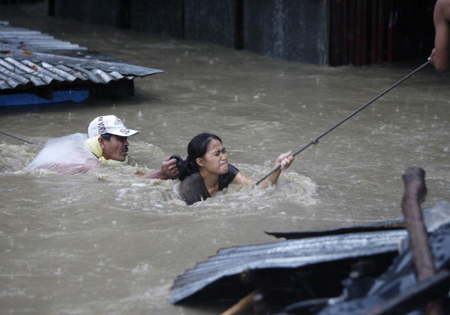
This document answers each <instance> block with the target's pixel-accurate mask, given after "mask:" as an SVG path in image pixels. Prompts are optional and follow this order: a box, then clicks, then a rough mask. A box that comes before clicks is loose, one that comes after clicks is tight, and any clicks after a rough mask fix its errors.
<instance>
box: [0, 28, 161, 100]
mask: <svg viewBox="0 0 450 315" xmlns="http://www.w3.org/2000/svg"><path fill="white" fill-rule="evenodd" d="M162 72H164V71H162V70H157V69H152V68H147V67H140V66H136V65H134V64H131V63H126V62H121V61H119V60H116V59H114V58H112V57H109V56H103V55H99V54H97V53H95V52H91V51H88V50H87V48H85V47H80V46H78V45H74V44H71V43H69V42H64V41H61V40H58V39H55V38H53V37H52V36H49V35H47V34H42V33H41V32H38V31H30V30H27V29H23V28H14V27H10V26H9V25H8V23H7V22H4V21H0V91H1V90H7V89H14V88H18V87H21V86H23V85H32V86H33V85H34V86H42V85H50V84H54V83H63V82H66V83H72V82H75V81H77V80H78V81H79V82H85V83H87V82H89V81H91V82H92V83H102V84H107V83H109V82H111V81H118V80H124V79H125V80H133V79H134V78H135V77H145V76H148V75H152V74H157V73H162Z"/></svg>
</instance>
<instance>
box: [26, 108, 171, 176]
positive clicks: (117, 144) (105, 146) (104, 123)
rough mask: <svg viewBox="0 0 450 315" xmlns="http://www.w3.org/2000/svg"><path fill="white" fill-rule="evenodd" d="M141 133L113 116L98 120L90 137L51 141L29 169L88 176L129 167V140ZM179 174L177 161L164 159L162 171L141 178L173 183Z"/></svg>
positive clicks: (77, 136) (92, 125)
mask: <svg viewBox="0 0 450 315" xmlns="http://www.w3.org/2000/svg"><path fill="white" fill-rule="evenodd" d="M138 133H139V131H137V130H132V129H128V128H127V127H126V126H125V124H124V123H123V122H122V121H121V120H120V119H119V118H118V117H116V116H114V115H107V116H99V117H97V118H95V119H94V120H93V121H92V122H91V123H90V124H89V128H88V135H86V134H81V133H76V134H73V135H69V136H65V137H61V138H56V139H51V140H49V141H48V142H47V144H46V145H45V147H44V149H43V150H42V151H41V152H39V154H38V156H37V157H36V158H35V159H34V160H33V161H32V162H31V163H30V165H28V166H27V168H26V169H37V168H39V169H47V170H51V171H55V172H58V173H63V174H75V173H87V172H90V171H92V170H93V169H94V168H95V167H97V166H98V165H99V164H100V163H106V164H108V165H111V166H118V165H125V164H127V163H128V146H129V143H128V141H127V137H128V136H133V135H136V134H138ZM177 173H178V168H177V165H176V160H175V159H169V158H165V159H164V160H163V163H162V165H161V169H159V170H156V171H153V172H149V173H147V174H145V175H143V176H142V177H144V178H159V179H172V178H174V177H175V176H176V174H177Z"/></svg>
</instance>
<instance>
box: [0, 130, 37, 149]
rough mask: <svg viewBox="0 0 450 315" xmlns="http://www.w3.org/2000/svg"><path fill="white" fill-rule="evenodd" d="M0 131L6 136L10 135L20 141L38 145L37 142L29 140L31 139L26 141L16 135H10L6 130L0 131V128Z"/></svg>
mask: <svg viewBox="0 0 450 315" xmlns="http://www.w3.org/2000/svg"><path fill="white" fill-rule="evenodd" d="M0 133H2V134H4V135H7V136H10V137H12V138H15V139H18V140H21V141H23V142H26V143H29V144H34V145H38V144H36V143H34V142H31V141H28V140H25V139H22V138H19V137H17V136H14V135H12V134H10V133H7V132H4V131H1V130H0Z"/></svg>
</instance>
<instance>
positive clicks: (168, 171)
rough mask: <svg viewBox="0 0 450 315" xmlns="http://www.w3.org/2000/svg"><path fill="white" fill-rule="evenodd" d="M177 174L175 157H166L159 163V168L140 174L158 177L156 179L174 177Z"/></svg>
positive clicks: (146, 176)
mask: <svg viewBox="0 0 450 315" xmlns="http://www.w3.org/2000/svg"><path fill="white" fill-rule="evenodd" d="M177 174H178V166H177V160H176V159H170V157H166V158H165V159H164V160H163V161H162V164H161V168H160V169H159V170H156V171H153V172H149V173H147V174H145V175H142V176H141V177H142V178H158V179H174V178H175V176H177Z"/></svg>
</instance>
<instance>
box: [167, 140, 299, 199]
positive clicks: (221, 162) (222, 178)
mask: <svg viewBox="0 0 450 315" xmlns="http://www.w3.org/2000/svg"><path fill="white" fill-rule="evenodd" d="M173 157H174V156H173ZM176 158H177V160H178V168H179V173H178V179H179V180H181V184H180V196H181V198H182V199H183V200H184V201H185V202H186V203H187V204H188V205H191V204H193V203H195V202H197V201H201V200H205V199H207V198H209V197H211V196H212V195H213V194H214V193H215V192H216V191H218V190H222V189H224V188H226V187H228V185H229V184H230V183H233V184H238V185H239V184H240V185H253V184H254V182H255V181H254V180H253V179H251V178H248V177H245V176H244V175H243V174H242V173H241V172H240V171H239V170H238V169H237V168H236V167H234V166H233V165H231V164H228V155H227V151H226V150H225V148H224V147H223V145H222V140H221V139H220V138H219V137H218V136H216V135H213V134H209V133H202V134H199V135H197V136H195V137H194V138H193V139H192V140H191V142H189V145H188V157H187V158H186V160H184V161H183V160H182V159H181V158H180V157H179V156H177V157H176ZM293 160H294V157H293V156H292V152H291V151H289V152H286V153H283V154H281V155H280V156H279V157H278V158H277V160H276V162H275V165H274V168H275V167H277V166H278V165H281V169H280V170H278V171H276V172H274V173H273V174H272V175H270V176H269V177H268V178H267V179H266V180H264V181H263V182H262V183H261V186H263V187H267V186H269V185H273V184H276V182H277V181H278V177H279V176H280V173H281V170H282V169H286V168H288V167H289V166H290V165H291V163H292V161H293Z"/></svg>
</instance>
